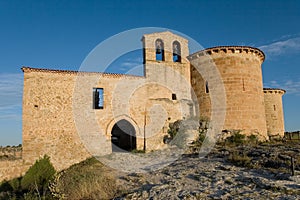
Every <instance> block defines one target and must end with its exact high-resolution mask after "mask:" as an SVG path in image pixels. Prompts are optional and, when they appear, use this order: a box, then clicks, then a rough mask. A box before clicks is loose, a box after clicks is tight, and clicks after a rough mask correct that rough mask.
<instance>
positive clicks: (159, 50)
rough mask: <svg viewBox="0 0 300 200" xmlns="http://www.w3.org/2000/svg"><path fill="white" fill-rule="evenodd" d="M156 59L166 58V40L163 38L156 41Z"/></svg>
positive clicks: (162, 59)
mask: <svg viewBox="0 0 300 200" xmlns="http://www.w3.org/2000/svg"><path fill="white" fill-rule="evenodd" d="M155 54H156V60H160V61H164V60H165V51H164V42H163V41H162V40H161V39H157V40H156V41H155Z"/></svg>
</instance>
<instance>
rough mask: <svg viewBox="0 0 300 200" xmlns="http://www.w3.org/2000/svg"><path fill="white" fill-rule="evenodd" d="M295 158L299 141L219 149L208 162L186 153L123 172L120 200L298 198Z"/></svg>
mask: <svg viewBox="0 0 300 200" xmlns="http://www.w3.org/2000/svg"><path fill="white" fill-rule="evenodd" d="M290 156H294V157H295V160H296V163H295V169H296V175H295V176H291V171H290V168H289V165H290ZM297 156H299V144H298V143H296V144H286V143H276V144H270V143H269V144H260V145H258V144H255V145H238V146H234V147H232V146H226V145H218V146H216V147H215V148H214V149H213V151H212V152H211V153H210V154H209V155H207V156H206V157H204V158H200V157H199V155H198V154H184V155H182V156H181V157H179V159H177V160H176V161H175V162H173V163H172V164H170V165H168V166H165V167H163V168H161V169H158V170H155V171H151V172H149V173H129V174H128V173H120V174H119V178H118V182H117V183H118V186H119V187H120V188H122V193H123V195H121V196H120V197H118V198H116V199H300V172H299V161H300V159H298V157H297ZM129 162H134V161H129ZM242 166H243V167H242Z"/></svg>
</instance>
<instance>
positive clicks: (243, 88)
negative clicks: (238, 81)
mask: <svg viewBox="0 0 300 200" xmlns="http://www.w3.org/2000/svg"><path fill="white" fill-rule="evenodd" d="M243 91H245V81H244V79H243Z"/></svg>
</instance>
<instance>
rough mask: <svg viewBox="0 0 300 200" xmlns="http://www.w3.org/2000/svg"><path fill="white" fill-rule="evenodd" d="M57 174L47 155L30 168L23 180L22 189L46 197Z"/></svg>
mask: <svg viewBox="0 0 300 200" xmlns="http://www.w3.org/2000/svg"><path fill="white" fill-rule="evenodd" d="M55 172H56V171H55V169H54V167H53V165H52V164H51V162H50V157H49V156H47V155H45V156H44V157H43V158H41V159H39V160H37V161H36V162H35V163H34V165H32V166H31V167H30V168H29V170H28V171H27V172H26V174H25V175H24V177H23V178H22V180H21V187H22V189H23V190H25V191H26V190H27V191H36V192H37V193H38V195H40V193H41V192H43V195H45V193H46V192H47V188H48V184H49V182H50V181H51V180H52V179H53V177H54V175H55Z"/></svg>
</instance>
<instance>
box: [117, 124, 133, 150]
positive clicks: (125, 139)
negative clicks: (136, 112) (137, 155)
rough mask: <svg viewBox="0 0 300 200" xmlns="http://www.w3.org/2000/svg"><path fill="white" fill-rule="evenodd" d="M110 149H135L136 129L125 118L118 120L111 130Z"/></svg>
mask: <svg viewBox="0 0 300 200" xmlns="http://www.w3.org/2000/svg"><path fill="white" fill-rule="evenodd" d="M111 142H112V151H113V152H118V151H122V150H125V151H131V150H134V149H136V130H135V128H134V126H133V125H132V124H131V123H130V122H128V121H127V120H125V119H121V120H119V121H118V122H117V123H115V124H114V126H113V128H112V130H111Z"/></svg>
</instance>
